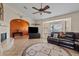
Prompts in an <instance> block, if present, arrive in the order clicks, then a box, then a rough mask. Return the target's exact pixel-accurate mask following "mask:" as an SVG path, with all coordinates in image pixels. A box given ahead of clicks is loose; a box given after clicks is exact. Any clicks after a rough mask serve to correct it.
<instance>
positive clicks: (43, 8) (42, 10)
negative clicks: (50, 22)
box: [32, 3, 51, 15]
mask: <svg viewBox="0 0 79 59" xmlns="http://www.w3.org/2000/svg"><path fill="white" fill-rule="evenodd" d="M32 8H33V9H34V10H37V12H34V13H32V14H37V13H40V15H42V13H47V14H51V12H50V11H46V10H47V9H49V8H50V7H49V5H46V6H45V7H42V3H41V8H36V7H32Z"/></svg>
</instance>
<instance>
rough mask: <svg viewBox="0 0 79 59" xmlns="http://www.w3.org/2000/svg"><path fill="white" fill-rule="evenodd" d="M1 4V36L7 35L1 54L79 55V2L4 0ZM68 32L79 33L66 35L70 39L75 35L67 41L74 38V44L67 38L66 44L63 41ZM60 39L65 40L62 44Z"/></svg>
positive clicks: (1, 44) (2, 42) (0, 49)
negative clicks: (11, 1)
mask: <svg viewBox="0 0 79 59" xmlns="http://www.w3.org/2000/svg"><path fill="white" fill-rule="evenodd" d="M1 6H2V7H1V8H2V9H1V10H2V11H1V13H2V14H1V16H0V17H2V18H1V20H0V34H1V36H0V38H2V37H3V38H2V39H3V41H1V42H0V46H1V48H0V51H1V52H0V55H2V56H10V55H11V56H18V55H19V56H66V55H67V56H75V55H77V56H78V55H79V45H78V42H79V40H78V39H79V37H78V36H77V35H79V26H78V25H79V20H78V19H79V4H76V3H72V4H70V3H63V4H62V3H55V4H54V3H1ZM29 11H30V12H29ZM67 32H68V34H67ZM53 33H56V34H53ZM52 34H53V36H55V37H53V36H52ZM66 34H67V35H69V36H72V35H73V36H77V38H69V37H67V38H63V39H68V40H70V39H73V40H72V41H71V40H70V41H67V42H69V43H70V44H71V42H73V43H72V44H73V45H72V46H71V45H70V44H68V45H67V42H66V41H65V42H66V44H65V43H62V42H63V41H60V39H61V38H59V37H58V36H61V37H62V36H64V37H65V36H66ZM75 39H76V40H77V41H76V40H75ZM53 40H55V41H53ZM58 41H59V42H58ZM19 43H20V44H19ZM60 43H62V44H61V45H59V44H60ZM75 43H77V45H76V44H75ZM63 45H66V46H63ZM69 45H70V46H69ZM75 45H76V46H75ZM48 46H49V47H48ZM43 47H45V48H43ZM55 47H56V48H55ZM70 47H73V48H70ZM60 48H62V49H60ZM32 49H35V50H32ZM41 49H42V50H41ZM52 49H55V50H56V51H57V52H56V51H55V52H50V51H54V50H52ZM57 49H59V50H57ZM39 50H40V51H41V52H40V51H39ZM25 51H26V52H25ZM29 51H31V52H29ZM35 51H37V52H35ZM60 51H62V52H60Z"/></svg>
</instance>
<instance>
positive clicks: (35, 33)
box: [29, 27, 40, 39]
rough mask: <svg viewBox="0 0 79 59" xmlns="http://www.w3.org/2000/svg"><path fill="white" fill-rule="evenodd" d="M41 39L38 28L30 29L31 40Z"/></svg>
mask: <svg viewBox="0 0 79 59" xmlns="http://www.w3.org/2000/svg"><path fill="white" fill-rule="evenodd" d="M37 38H40V33H39V31H38V27H29V39H37Z"/></svg>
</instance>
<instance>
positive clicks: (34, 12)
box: [32, 12, 40, 14]
mask: <svg viewBox="0 0 79 59" xmlns="http://www.w3.org/2000/svg"><path fill="white" fill-rule="evenodd" d="M36 13H40V12H34V13H32V14H36Z"/></svg>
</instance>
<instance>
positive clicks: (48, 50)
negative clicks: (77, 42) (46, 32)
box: [22, 43, 71, 56]
mask: <svg viewBox="0 0 79 59" xmlns="http://www.w3.org/2000/svg"><path fill="white" fill-rule="evenodd" d="M70 55H71V54H70V53H69V52H68V51H67V50H65V49H64V48H63V47H60V46H57V45H53V44H50V43H37V44H34V45H32V46H30V47H28V48H26V49H25V50H24V52H23V54H22V56H70Z"/></svg>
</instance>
